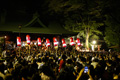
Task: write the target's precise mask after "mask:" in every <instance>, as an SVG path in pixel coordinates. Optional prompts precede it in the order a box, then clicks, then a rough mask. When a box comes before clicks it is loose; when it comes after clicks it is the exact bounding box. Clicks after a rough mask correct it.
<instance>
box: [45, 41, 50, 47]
mask: <svg viewBox="0 0 120 80" xmlns="http://www.w3.org/2000/svg"><path fill="white" fill-rule="evenodd" d="M46 47H50V40H49V39H46Z"/></svg>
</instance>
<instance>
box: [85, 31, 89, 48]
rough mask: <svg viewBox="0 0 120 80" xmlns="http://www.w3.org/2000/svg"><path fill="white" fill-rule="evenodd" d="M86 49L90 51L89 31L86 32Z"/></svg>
mask: <svg viewBox="0 0 120 80" xmlns="http://www.w3.org/2000/svg"><path fill="white" fill-rule="evenodd" d="M85 43H86V49H87V50H89V29H88V31H87V32H86V42H85Z"/></svg>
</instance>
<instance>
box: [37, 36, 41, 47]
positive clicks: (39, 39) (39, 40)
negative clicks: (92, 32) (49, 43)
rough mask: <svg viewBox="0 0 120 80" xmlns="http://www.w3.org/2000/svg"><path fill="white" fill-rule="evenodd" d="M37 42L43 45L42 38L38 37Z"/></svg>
mask: <svg viewBox="0 0 120 80" xmlns="http://www.w3.org/2000/svg"><path fill="white" fill-rule="evenodd" d="M37 42H38V46H41V38H38V39H37Z"/></svg>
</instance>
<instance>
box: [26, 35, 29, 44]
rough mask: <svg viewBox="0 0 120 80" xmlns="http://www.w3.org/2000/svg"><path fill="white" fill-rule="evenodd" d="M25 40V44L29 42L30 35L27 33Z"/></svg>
mask: <svg viewBox="0 0 120 80" xmlns="http://www.w3.org/2000/svg"><path fill="white" fill-rule="evenodd" d="M26 41H27V44H30V36H29V35H26Z"/></svg>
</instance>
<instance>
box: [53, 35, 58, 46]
mask: <svg viewBox="0 0 120 80" xmlns="http://www.w3.org/2000/svg"><path fill="white" fill-rule="evenodd" d="M53 43H54V46H57V45H58V41H57V38H56V37H54V38H53Z"/></svg>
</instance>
